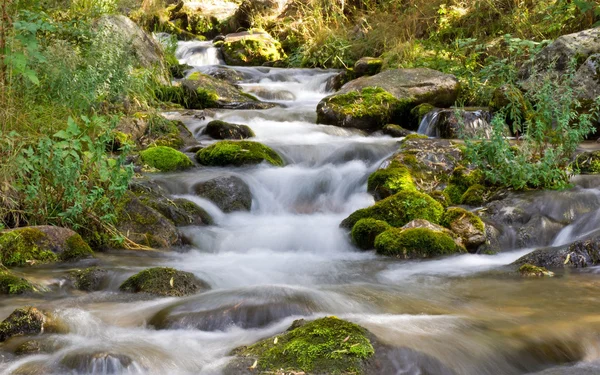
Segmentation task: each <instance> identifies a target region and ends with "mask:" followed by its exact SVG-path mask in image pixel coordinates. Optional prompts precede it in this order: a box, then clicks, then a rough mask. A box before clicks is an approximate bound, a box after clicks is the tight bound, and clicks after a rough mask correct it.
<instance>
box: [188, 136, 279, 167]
mask: <svg viewBox="0 0 600 375" xmlns="http://www.w3.org/2000/svg"><path fill="white" fill-rule="evenodd" d="M196 160H198V162H199V163H200V164H202V165H208V166H214V167H225V166H229V165H233V166H238V167H239V166H243V165H252V164H260V163H262V162H263V161H266V162H267V163H270V164H272V165H275V166H278V167H280V166H283V159H281V156H279V154H277V153H276V152H275V151H273V149H271V148H270V147H268V146H265V145H263V144H260V143H258V142H251V141H220V142H217V143H215V144H214V145H211V146H208V147H206V148H203V149H201V150H200V151H198V152H197V153H196Z"/></svg>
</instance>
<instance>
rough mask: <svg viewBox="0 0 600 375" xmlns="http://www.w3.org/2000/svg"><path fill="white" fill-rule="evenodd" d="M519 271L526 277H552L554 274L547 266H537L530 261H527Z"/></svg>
mask: <svg viewBox="0 0 600 375" xmlns="http://www.w3.org/2000/svg"><path fill="white" fill-rule="evenodd" d="M519 273H520V274H521V276H524V277H544V276H548V277H552V276H554V273H553V272H550V271H548V270H547V269H546V268H544V267H537V266H534V265H531V264H529V263H525V264H523V265H522V266H521V267H519Z"/></svg>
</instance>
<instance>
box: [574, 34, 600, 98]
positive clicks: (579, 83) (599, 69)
mask: <svg viewBox="0 0 600 375" xmlns="http://www.w3.org/2000/svg"><path fill="white" fill-rule="evenodd" d="M599 35H600V33H599ZM598 38H600V36H599V37H598ZM598 50H599V52H600V42H598ZM573 86H574V87H575V88H576V89H577V90H579V91H578V92H577V97H578V98H579V99H581V100H582V101H583V102H584V103H591V102H593V101H594V100H596V98H598V97H599V96H600V53H595V54H593V55H590V56H589V57H588V58H587V59H586V60H585V62H584V63H583V64H582V65H581V66H580V67H579V69H577V72H576V73H575V77H574V82H573Z"/></svg>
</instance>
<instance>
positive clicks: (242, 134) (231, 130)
mask: <svg viewBox="0 0 600 375" xmlns="http://www.w3.org/2000/svg"><path fill="white" fill-rule="evenodd" d="M205 132H206V134H207V135H208V136H210V137H211V138H214V139H246V138H252V137H254V136H255V134H254V132H253V131H252V129H250V127H249V126H247V125H240V124H232V123H229V122H225V121H221V120H213V121H211V122H209V123H208V124H207V125H206V130H205Z"/></svg>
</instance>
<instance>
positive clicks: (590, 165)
mask: <svg viewBox="0 0 600 375" xmlns="http://www.w3.org/2000/svg"><path fill="white" fill-rule="evenodd" d="M572 168H573V170H575V171H579V173H581V174H600V151H592V152H584V153H581V154H579V155H577V157H576V158H575V161H574V162H573V164H572Z"/></svg>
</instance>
